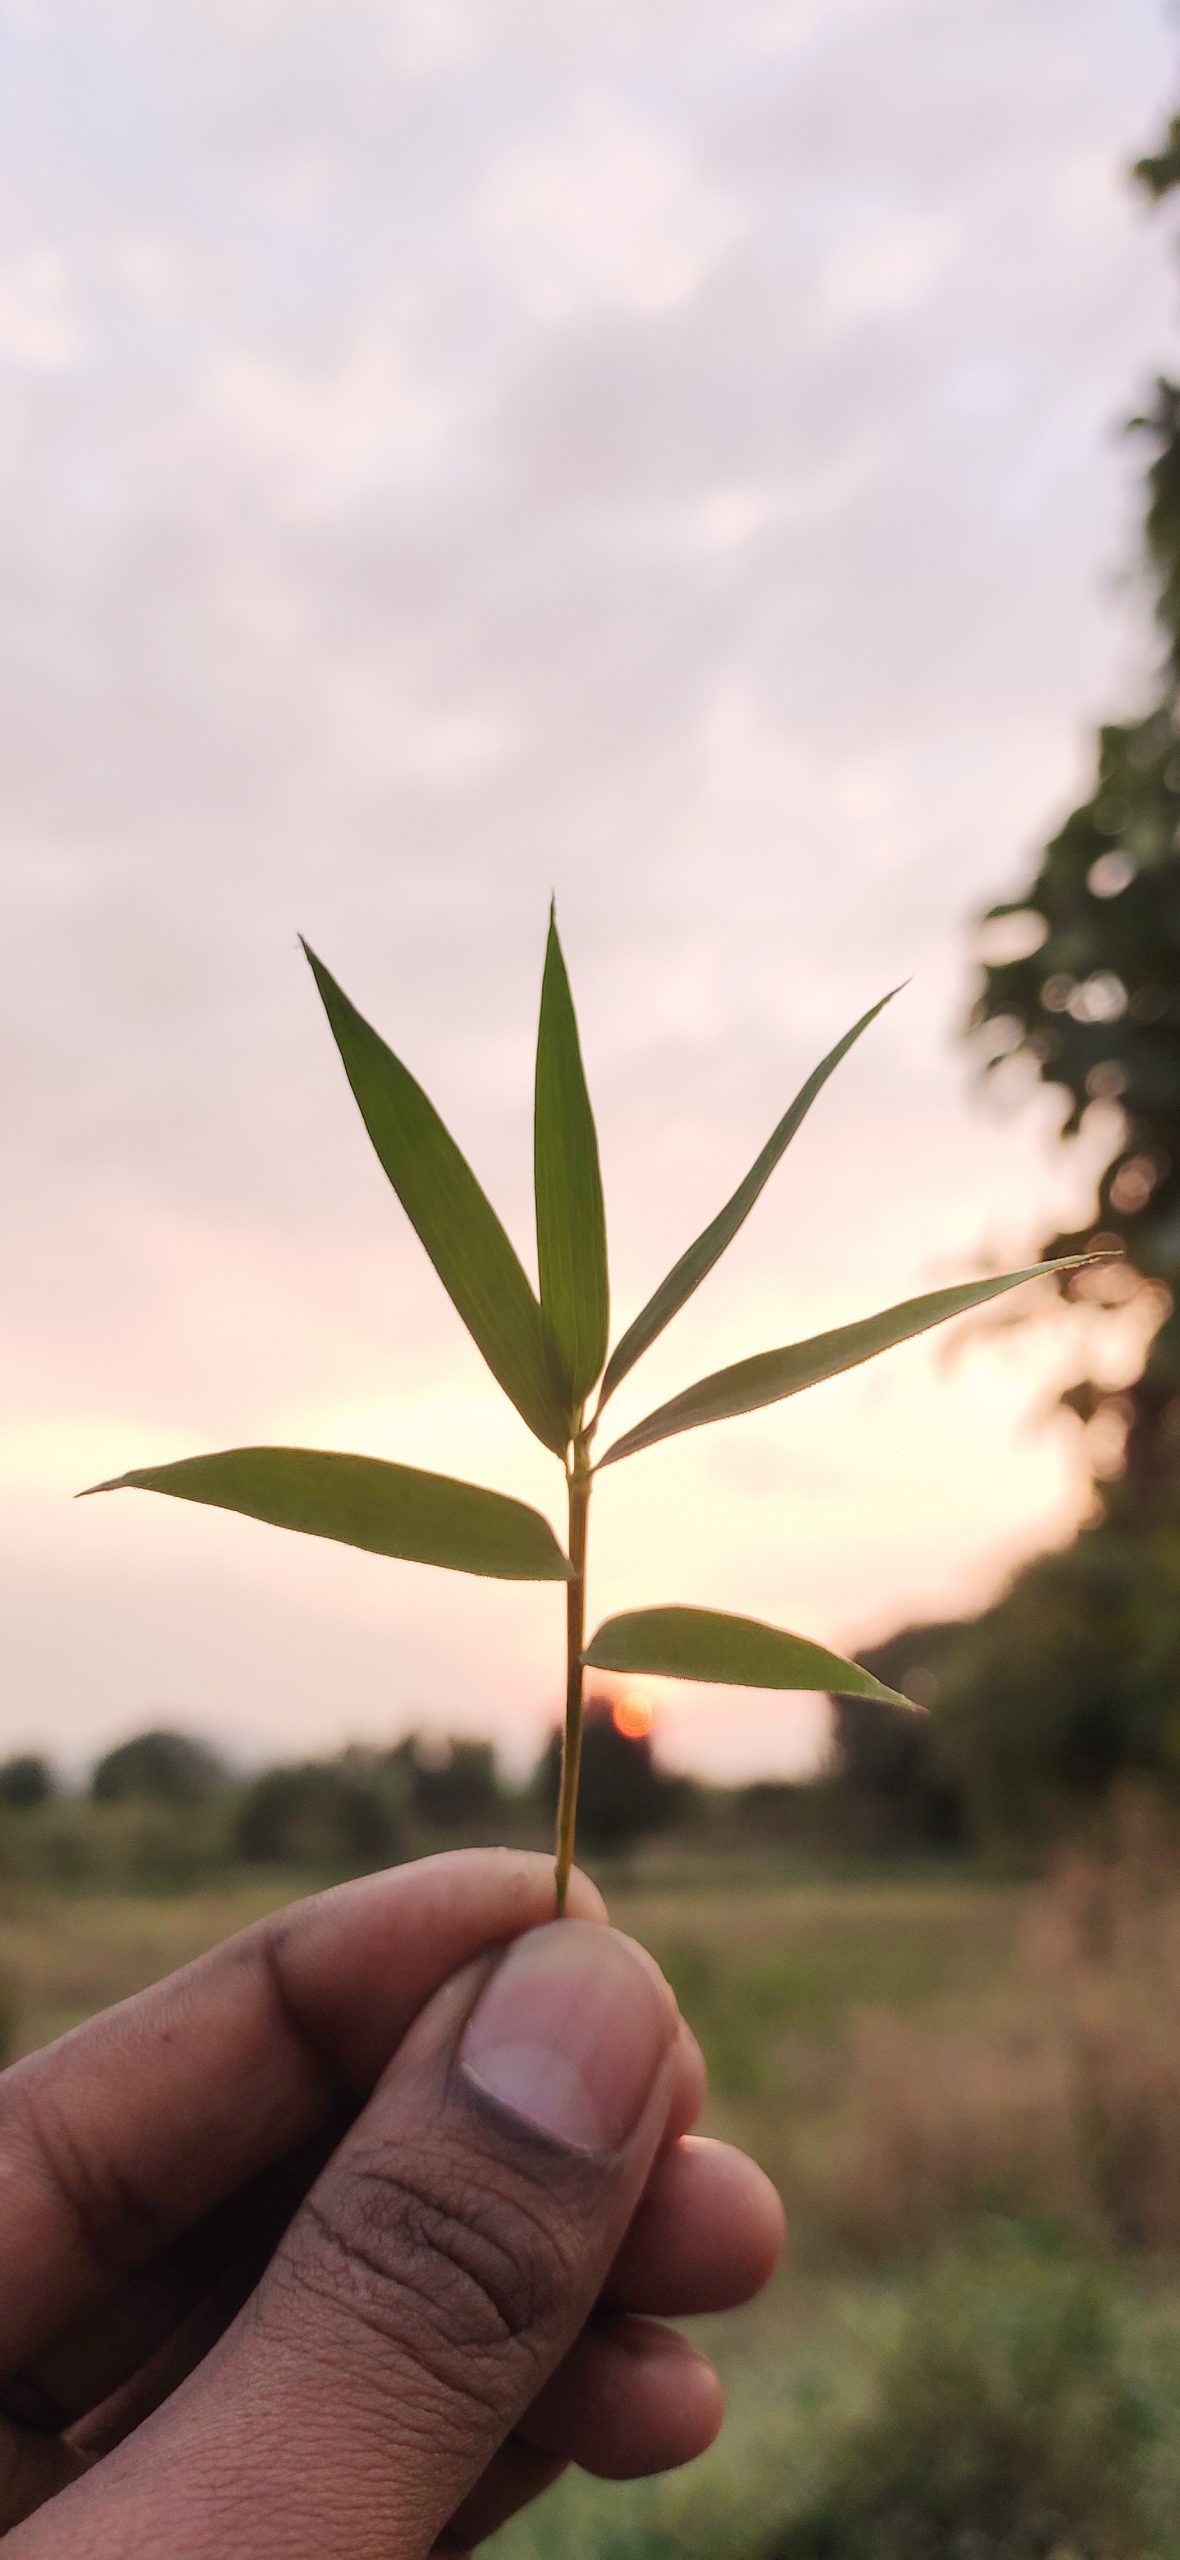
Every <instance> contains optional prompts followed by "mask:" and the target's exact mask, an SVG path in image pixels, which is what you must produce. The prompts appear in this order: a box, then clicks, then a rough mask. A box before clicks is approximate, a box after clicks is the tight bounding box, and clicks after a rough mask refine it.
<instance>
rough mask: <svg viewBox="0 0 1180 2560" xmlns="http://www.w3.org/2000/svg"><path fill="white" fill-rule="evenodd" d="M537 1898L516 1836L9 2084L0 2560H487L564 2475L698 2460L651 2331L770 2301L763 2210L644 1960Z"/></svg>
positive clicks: (207, 1961) (669, 2346)
mask: <svg viewBox="0 0 1180 2560" xmlns="http://www.w3.org/2000/svg"><path fill="white" fill-rule="evenodd" d="M551 1910H552V1875H551V1871H550V1869H549V1867H548V1865H547V1864H546V1862H545V1861H544V1860H542V1859H541V1858H530V1857H518V1856H515V1855H513V1854H511V1853H509V1852H506V1851H490V1852H483V1851H473V1852H470V1853H468V1852H463V1853H461V1854H458V1855H455V1856H450V1857H442V1858H432V1859H427V1860H425V1861H424V1862H423V1863H422V1864H421V1865H418V1866H413V1867H404V1868H401V1869H397V1870H395V1871H393V1872H392V1873H390V1874H387V1875H380V1876H373V1877H368V1878H366V1879H365V1880H364V1881H362V1882H361V1883H358V1884H353V1885H345V1886H342V1887H341V1888H340V1889H339V1890H338V1891H336V1892H334V1893H328V1894H323V1895H320V1896H319V1897H317V1898H316V1899H315V1900H314V1901H311V1902H304V1903H297V1904H295V1905H294V1906H293V1907H292V1908H291V1909H289V1910H287V1911H285V1912H281V1913H279V1914H278V1915H276V1917H275V1918H273V1919H270V1920H265V1921H263V1922H261V1923H260V1924H259V1926H258V1927H256V1928H253V1929H250V1930H247V1931H246V1932H245V1934H244V1935H243V1936H241V1937H239V1938H235V1939H231V1940H230V1941H229V1942H228V1944H227V1945H225V1946H222V1947H220V1948H218V1949H217V1950H216V1951H215V1952H214V1953H213V1954H212V1955H210V1956H206V1957H203V1958H202V1959H201V1960H200V1962H198V1963H197V1964H194V1965H191V1966H189V1967H188V1968H187V1969H186V1970H185V1971H184V1972H183V1973H179V1974H176V1975H174V1976H173V1977H172V1978H171V1979H170V1980H169V1981H166V1982H163V1983H161V1984H159V1985H157V1987H156V1988H155V1989H154V1990H151V1991H148V1992H145V1993H143V1995H142V1996H141V1997H140V1998H138V1999H135V2000H130V2001H127V2002H125V2003H124V2005H123V2006H122V2007H120V2008H117V2009H113V2010H110V2011H108V2012H107V2013H106V2014H105V2015H104V2016H102V2017H99V2018H96V2019H94V2020H92V2021H91V2023H90V2024H89V2025H87V2026H85V2027H81V2028H79V2029H78V2031H77V2032H76V2034H74V2035H72V2036H67V2037H65V2038H64V2039H63V2040H62V2042H61V2043H60V2044H57V2045H53V2046H50V2047H48V2048H47V2049H46V2050H45V2051H43V2052H41V2053H37V2054H34V2055H32V2056H30V2058H29V2059H28V2061H26V2062H23V2063H20V2064H18V2065H16V2066H15V2068H14V2069H12V2070H11V2071H9V2072H7V2073H6V2074H5V2075H4V2076H3V2078H2V2079H0V2200H2V2211H0V2411H3V2412H4V2413H5V2414H4V2415H3V2416H0V2532H3V2531H4V2528H5V2527H6V2526H7V2527H9V2528H10V2531H9V2533H8V2552H9V2553H11V2555H12V2560H59V2555H60V2560H65V2555H66V2554H69V2555H70V2560H77V2555H78V2554H80V2553H82V2552H85V2554H86V2555H87V2560H148V2555H156V2554H159V2555H164V2554H166V2555H167V2560H224V2555H225V2554H227V2553H232V2554H233V2555H234V2560H426V2555H427V2554H429V2553H436V2554H442V2553H448V2554H460V2553H469V2552H470V2551H471V2550H472V2549H473V2548H474V2546H475V2545H476V2544H477V2543H478V2542H480V2541H481V2540H482V2539H483V2537H484V2536H485V2535H487V2534H489V2533H491V2532H494V2531H495V2529H496V2527H497V2526H498V2525H500V2524H502V2523H503V2522H504V2520H505V2519H506V2518H507V2517H508V2516H510V2515H511V2514H513V2513H514V2512H515V2511H516V2509H517V2508H518V2507H520V2506H522V2505H524V2504H525V2503H526V2502H527V2501H528V2500H529V2499H530V2498H533V2497H535V2496H536V2495H537V2494H538V2492H539V2491H540V2490H541V2489H543V2488H545V2487H546V2486H547V2485H548V2484H549V2482H550V2481H551V2480H553V2479H554V2478H555V2477H556V2475H557V2473H558V2472H559V2471H560V2470H561V2469H562V2467H563V2466H564V2465H565V2464H566V2463H568V2462H577V2463H581V2464H583V2465H584V2466H585V2467H586V2468H587V2469H588V2470H591V2471H595V2472H598V2473H601V2474H605V2475H607V2476H610V2477H623V2476H625V2475H627V2474H629V2473H638V2472H643V2471H658V2470H662V2469H665V2468H667V2467H669V2466H670V2465H672V2464H674V2463H678V2462H683V2461H686V2460H688V2459H689V2458H690V2457H691V2456H692V2455H694V2454H696V2453H699V2452H701V2451H702V2450H703V2449H704V2447H705V2446H706V2445H707V2444H708V2443H710V2442H711V2440H712V2438H713V2436H714V2434H715V2433H716V2430H717V2427H718V2425H719V2423H720V2396H719V2388H718V2384H717V2380H716V2376H715V2375H714V2373H713V2370H712V2367H711V2366H710V2365H709V2364H707V2363H706V2361H705V2359H704V2358H703V2357H702V2356H700V2355H698V2354H697V2352H696V2350H695V2349H694V2348H692V2347H690V2346H689V2345H688V2344H687V2343H686V2341H685V2340H683V2339H682V2338H681V2337H679V2336H678V2335H677V2334H676V2333H675V2332H673V2331H671V2330H668V2329H666V2328H663V2327H661V2326H660V2325H659V2321H658V2319H657V2318H653V2317H651V2316H649V2315H652V2314H657V2315H658V2314H665V2315H669V2314H678V2313H682V2312H690V2311H703V2310H719V2309H723V2308H725V2307H727V2306H729V2305H730V2304H733V2303H736V2302H739V2301H742V2300H744V2299H746V2298H747V2297H748V2296H749V2295H750V2294H751V2293H753V2292H755V2291H756V2290H757V2289H758V2287H759V2286H760V2285H761V2284H762V2283H763V2282H764V2281H765V2279H766V2277H767V2276H768V2275H769V2273H770V2271H771V2268H772V2267H773V2265H774V2262H775V2260H776V2258H777V2256H778V2252H779V2247H780V2243H781V2237H782V2224H781V2215H780V2211H779V2206H778V2201H777V2198H776V2197H775V2194H774V2191H773V2189H772V2188H771V2187H769V2185H768V2183H767V2181H766V2180H765V2179H764V2178H763V2177H762V2176H761V2174H760V2172H759V2171H758V2170H756V2169H755V2168H754V2167H753V2166H752V2164H751V2163H750V2162H749V2161H747V2160H744V2159H743V2158H742V2156H741V2155H740V2153H737V2152H733V2151H730V2150H728V2149H727V2148H726V2147H725V2146H723V2145H720V2144H714V2143H702V2142H693V2141H688V2140H686V2139H684V2136H685V2134H686V2131H687V2128H688V2127H689V2126H690V2125H691V2123H692V2122H693V2120H694V2118H695V2115H696V2113H697V2109H698V2106H699V2103H700V2099H701V2095H702V2090H703V2067H702V2065H701V2061H700V2056H699V2053H698V2051H697V2049H696V2046H695V2044H694V2042H693V2040H692V2038H691V2037H690V2036H689V2034H688V2031H687V2029H686V2028H685V2027H684V2026H683V2025H682V2023H681V2022H680V2020H679V2018H678V2015H677V2012H676V2009H675V2005H674V2002H673V1999H672V1995H671V1993H670V1991H669V1990H668V1987H667V1985H666V1983H665V1982H664V1980H663V1977H662V1976H661V1975H660V1974H659V1972H658V1970H657V1968H656V1966H655V1965H654V1964H653V1963H652V1961H651V1959H650V1957H648V1956H646V1955H644V1954H643V1952H642V1951H641V1950H640V1949H639V1948H637V1947H635V1946H634V1945H633V1944H632V1943H631V1941H629V1940H627V1939H624V1938H620V1937H617V1936H616V1935H615V1934H614V1933H613V1932H612V1931H610V1930H608V1929H606V1928H605V1927H603V1926H602V1925H600V1924H601V1921H602V1919H603V1917H604V1915H603V1911H602V1905H601V1903H600V1901H599V1898H598V1896H597V1895H596V1894H595V1892H594V1889H593V1887H592V1886H590V1885H589V1884H588V1883H587V1882H586V1880H585V1878H576V1879H575V1884H574V1889H573V1892H572V1894H571V1901H570V1911H571V1914H572V1915H573V1916H571V1917H570V1918H568V1919H566V1920H562V1921H559V1922H556V1923H553V1924H551V1925H549V1926H544V1925H542V1924H543V1923H545V1921H546V1920H547V1918H548V1915H549V1913H550V1912H551ZM22 2519H23V2521H22ZM5 2560H8V2554H7V2553H6V2555H5Z"/></svg>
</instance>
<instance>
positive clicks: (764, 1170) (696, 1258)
mask: <svg viewBox="0 0 1180 2560" xmlns="http://www.w3.org/2000/svg"><path fill="white" fill-rule="evenodd" d="M898 992H899V990H898V989H897V988H896V987H892V988H891V989H890V992H889V994H888V995H887V996H882V997H881V998H880V1000H879V1002H878V1003H877V1004H874V1005H870V1007H869V1010H868V1012H867V1013H862V1015H861V1018H860V1021H859V1022H854V1024H853V1026H852V1029H851V1031H846V1032H845V1034H844V1037H843V1039H842V1040H838V1041H837V1042H836V1046H835V1048H834V1049H829V1051H828V1054H827V1057H826V1058H824V1059H822V1060H821V1062H820V1064H819V1066H818V1067H817V1068H816V1070H815V1073H814V1075H810V1076H809V1077H808V1079H807V1082H806V1084H805V1085H804V1086H803V1087H802V1088H801V1090H800V1091H799V1092H798V1093H797V1094H796V1096H795V1099H794V1101H793V1103H792V1104H791V1107H790V1110H789V1111H785V1112H784V1113H783V1117H782V1119H781V1120H780V1121H779V1124H778V1127H777V1129H775V1130H773V1131H772V1133H771V1135H770V1137H769V1138H768V1139H767V1141H766V1144H765V1146H764V1147H763V1149H762V1153H761V1155H760V1156H756V1157H755V1159H754V1162H753V1164H752V1165H751V1167H750V1170H749V1172H748V1174H747V1175H746V1178H745V1181H744V1182H739V1184H738V1187H737V1190H736V1191H735V1192H734V1195H733V1198H732V1199H731V1200H727V1201H726V1203H725V1207H724V1208H723V1209H721V1210H719V1211H718V1213H717V1216H716V1217H715V1218H714V1220H713V1222H712V1225H711V1226H708V1227H706V1228H705V1230H704V1233H703V1234H702V1235H699V1236H698V1237H697V1240H696V1243H695V1244H690V1246H689V1248H688V1251H687V1253H682V1254H681V1257H680V1260H679V1262H678V1263H676V1264H675V1265H674V1267H673V1269H672V1270H671V1271H670V1272H669V1273H668V1277H667V1279H666V1280H661V1282H660V1285H659V1288H658V1289H657V1290H656V1292H655V1295H654V1297H651V1298H649V1299H648V1302H647V1305H646V1306H645V1307H643V1308H641V1310H640V1312H639V1314H638V1315H637V1316H636V1318H635V1322H634V1324H630V1325H628V1327H627V1330H626V1332H625V1334H624V1335H623V1337H622V1340H621V1341H620V1342H618V1343H617V1344H616V1346H615V1348H614V1350H613V1351H612V1353H611V1356H610V1359H609V1360H608V1362H607V1364H606V1376H605V1378H604V1379H603V1381H602V1394H601V1396H600V1397H599V1411H600V1412H601V1410H602V1407H603V1405H604V1404H605V1403H606V1400H607V1397H608V1396H610V1395H613V1394H614V1391H615V1388H616V1387H617V1386H618V1384H619V1381H620V1379H622V1378H625V1377H626V1375H627V1372H628V1370H629V1369H633V1368H634V1366H635V1363H636V1361H637V1360H638V1359H639V1358H640V1357H641V1355H642V1354H643V1352H645V1351H646V1350H647V1349H648V1347H649V1345H650V1344H651V1343H653V1342H654V1341H655V1338H656V1335H657V1334H659V1333H662V1332H663V1330H664V1327H665V1325H666V1324H670V1323H671V1320H672V1318H673V1316H674V1315H677V1314H679V1311H680V1309H681V1307H682V1306H683V1305H684V1302H685V1300H686V1298H691V1296H692V1294H693V1291H694V1289H699V1288H700V1285H701V1282H702V1280H704V1279H705V1278H706V1277H707V1275H708V1273H709V1272H710V1271H711V1270H712V1268H713V1265H714V1263H715V1262H719V1261H720V1259H721V1256H722V1254H723V1253H724V1251H725V1248H726V1246H727V1245H729V1244H732V1242H733V1239H734V1237H735V1236H736V1234H737V1232H738V1229H739V1227H742V1226H744V1225H745V1222H746V1219H747V1218H748V1217H749V1214H750V1211H751V1209H752V1208H753V1206H754V1203H755V1201H756V1200H757V1198H758V1197H759V1194H760V1193H761V1192H762V1191H764V1190H765V1187H766V1185H767V1183H768V1182H769V1180H770V1177H771V1174H772V1173H773V1172H774V1168H775V1166H776V1164H777V1163H778V1161H779V1158H780V1156H782V1155H785V1153H786V1150H787V1148H788V1147H789V1146H790V1143H791V1140H792V1138H793V1137H794V1135H795V1132H796V1130H797V1129H798V1128H799V1127H800V1126H801V1124H802V1122H803V1121H804V1120H805V1119H806V1118H807V1114H808V1112H809V1111H810V1109H811V1106H812V1103H813V1102H814V1101H815V1098H816V1095H817V1094H818V1093H819V1092H820V1091H821V1090H822V1088H823V1086H824V1085H825V1084H826V1083H827V1080H828V1077H829V1076H830V1075H831V1073H832V1070H833V1068H834V1067H838V1066H839V1064H840V1060H841V1058H844V1057H846V1056H847V1054H848V1051H849V1050H850V1049H851V1047H852V1044H853V1042H854V1040H859V1038H860V1035H861V1032H862V1031H867V1030H868V1027H869V1024H870V1022H875V1021H876V1018H877V1015H878V1014H879V1013H880V1012H881V1011H882V1010H883V1008H884V1007H885V1006H886V1005H887V1004H889V1003H891V1001H892V999H893V997H894V996H895V995H897V994H898Z"/></svg>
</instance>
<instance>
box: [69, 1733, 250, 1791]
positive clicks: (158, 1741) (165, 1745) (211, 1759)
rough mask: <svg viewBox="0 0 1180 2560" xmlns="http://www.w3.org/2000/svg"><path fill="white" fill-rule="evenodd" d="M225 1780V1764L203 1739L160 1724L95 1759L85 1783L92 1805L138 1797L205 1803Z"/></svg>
mask: <svg viewBox="0 0 1180 2560" xmlns="http://www.w3.org/2000/svg"><path fill="white" fill-rule="evenodd" d="M225 1783H226V1773H225V1767H224V1764H223V1762H222V1761H220V1760H219V1759H218V1757H217V1754H216V1752H215V1751H211V1750H210V1749H209V1746H208V1744H207V1743H204V1742H196V1741H194V1739H193V1737H192V1735H191V1734H187V1733H171V1732H169V1731H167V1730H165V1729H164V1728H163V1727H157V1728H154V1729H153V1730H152V1731H151V1732H150V1733H137V1734H135V1735H134V1736H133V1737H132V1739H131V1741H130V1742H121V1743H120V1744H119V1745H118V1748H117V1749H116V1750H114V1751H108V1752H107V1755H106V1758H105V1759H104V1760H100V1761H99V1763H98V1766H97V1768H96V1769H95V1771H94V1775H93V1777H92V1778H91V1781H90V1792H91V1795H92V1796H93V1797H94V1800H95V1803H96V1804H121V1803H124V1802H126V1800H127V1799H128V1798H129V1797H140V1798H142V1799H146V1800H147V1801H148V1802H150V1803H153V1804H171V1805H195V1804H206V1803H208V1801H209V1799H210V1797H211V1796H214V1795H216V1794H217V1792H218V1790H219V1788H221V1787H223V1786H224V1785H225Z"/></svg>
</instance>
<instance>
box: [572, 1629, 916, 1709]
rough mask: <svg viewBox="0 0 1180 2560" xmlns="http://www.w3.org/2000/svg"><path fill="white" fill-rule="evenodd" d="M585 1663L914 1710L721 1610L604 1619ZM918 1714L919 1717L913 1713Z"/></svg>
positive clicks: (813, 1651)
mask: <svg viewBox="0 0 1180 2560" xmlns="http://www.w3.org/2000/svg"><path fill="white" fill-rule="evenodd" d="M582 1658H583V1661H584V1662H585V1663H586V1664H587V1665H588V1666H589V1668H590V1669H591V1670H594V1671H642V1672H646V1673H648V1674H650V1675H651V1676H652V1677H653V1678H654V1677H659V1678H662V1679H665V1680H724V1681H726V1682H729V1683H731V1684H732V1685H733V1686H734V1687H735V1688H741V1689H828V1690H834V1691H835V1692H836V1694H837V1696H840V1697H850V1698H880V1699H882V1700H884V1701H885V1703H886V1704H888V1705H889V1706H894V1707H912V1706H913V1703H914V1702H913V1699H912V1698H904V1697H902V1695H901V1693H900V1691H898V1690H897V1689H886V1688H884V1687H883V1686H882V1683H881V1682H880V1681H879V1680H874V1678H873V1675H872V1673H871V1671H862V1670H861V1668H860V1665H859V1663H856V1662H845V1661H844V1659H843V1657H842V1655H840V1654H838V1653H829V1652H828V1651H827V1649H826V1647H825V1646H823V1645H822V1644H810V1643H809V1642H808V1640H807V1638H806V1636H792V1635H788V1634H787V1633H786V1632H785V1630H784V1629H783V1628H781V1627H767V1626H764V1625H763V1624H762V1622H761V1620H760V1619H758V1618H731V1617H727V1616H726V1615H724V1613H723V1612H722V1611H721V1610H719V1609H631V1610H629V1611H628V1612H627V1613H626V1614H625V1615H624V1616H623V1617H621V1618H608V1619H607V1622H606V1625H605V1626H602V1627H600V1628H599V1630H598V1633H597V1635H596V1636H595V1637H594V1639H593V1642H592V1643H591V1644H590V1645H589V1646H588V1648H587V1650H586V1652H585V1654H584V1655H583V1657H582ZM915 1713H917V1714H920V1713H921V1709H920V1708H919V1709H915Z"/></svg>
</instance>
